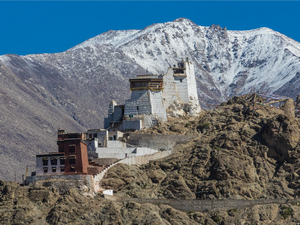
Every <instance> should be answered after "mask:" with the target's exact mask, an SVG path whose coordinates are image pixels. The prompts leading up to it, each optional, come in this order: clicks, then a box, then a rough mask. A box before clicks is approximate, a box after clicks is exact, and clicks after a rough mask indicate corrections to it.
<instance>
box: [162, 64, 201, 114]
mask: <svg viewBox="0 0 300 225" xmlns="http://www.w3.org/2000/svg"><path fill="white" fill-rule="evenodd" d="M163 87H164V89H163V98H164V101H165V107H166V108H168V107H169V106H170V105H171V104H173V103H174V102H175V101H176V102H179V103H188V104H189V107H190V112H191V114H197V113H199V112H200V111H201V108H200V104H199V100H198V94H197V87H196V77H195V72H194V65H193V63H192V62H189V60H188V58H187V59H186V61H184V60H183V61H181V62H178V64H177V65H174V67H170V68H169V69H168V71H167V73H166V74H165V75H164V76H163Z"/></svg>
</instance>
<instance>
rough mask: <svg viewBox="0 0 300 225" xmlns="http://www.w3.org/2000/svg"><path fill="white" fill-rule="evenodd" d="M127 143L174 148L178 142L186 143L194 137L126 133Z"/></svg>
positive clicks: (160, 148) (154, 147)
mask: <svg viewBox="0 0 300 225" xmlns="http://www.w3.org/2000/svg"><path fill="white" fill-rule="evenodd" d="M123 137H125V138H126V139H127V143H128V144H130V145H134V146H143V147H148V148H153V149H158V150H173V149H174V147H175V145H176V144H180V143H184V142H187V141H189V140H191V139H192V138H194V137H193V136H189V135H164V134H137V133H129V132H128V133H124V135H123Z"/></svg>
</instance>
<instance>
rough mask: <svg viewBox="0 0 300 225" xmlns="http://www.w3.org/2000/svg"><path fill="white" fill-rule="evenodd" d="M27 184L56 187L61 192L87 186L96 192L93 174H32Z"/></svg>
mask: <svg viewBox="0 0 300 225" xmlns="http://www.w3.org/2000/svg"><path fill="white" fill-rule="evenodd" d="M26 185H32V186H42V187H54V188H57V189H58V190H59V192H60V194H63V193H65V192H66V191H68V190H69V189H70V188H74V187H76V188H81V187H83V186H87V187H88V188H89V191H91V192H94V191H95V190H94V177H93V176H92V175H79V174H78V175H46V176H30V177H27V179H26Z"/></svg>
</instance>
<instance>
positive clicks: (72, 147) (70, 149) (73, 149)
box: [69, 145, 75, 153]
mask: <svg viewBox="0 0 300 225" xmlns="http://www.w3.org/2000/svg"><path fill="white" fill-rule="evenodd" d="M69 152H72V153H74V152H75V145H71V146H69Z"/></svg>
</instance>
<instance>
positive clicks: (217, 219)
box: [211, 216, 222, 224]
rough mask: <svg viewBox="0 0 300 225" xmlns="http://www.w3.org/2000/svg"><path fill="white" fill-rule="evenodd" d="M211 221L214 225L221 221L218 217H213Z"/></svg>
mask: <svg viewBox="0 0 300 225" xmlns="http://www.w3.org/2000/svg"><path fill="white" fill-rule="evenodd" d="M211 219H212V220H213V221H214V222H215V223H218V224H219V223H220V222H221V221H222V219H221V218H220V217H218V216H213V217H212V218H211Z"/></svg>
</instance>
